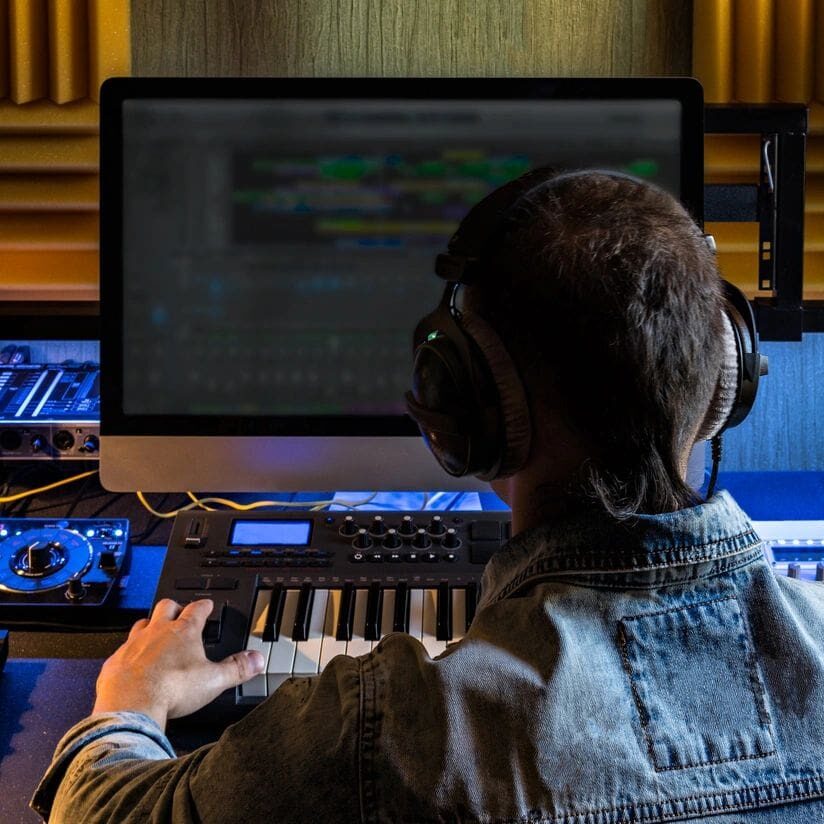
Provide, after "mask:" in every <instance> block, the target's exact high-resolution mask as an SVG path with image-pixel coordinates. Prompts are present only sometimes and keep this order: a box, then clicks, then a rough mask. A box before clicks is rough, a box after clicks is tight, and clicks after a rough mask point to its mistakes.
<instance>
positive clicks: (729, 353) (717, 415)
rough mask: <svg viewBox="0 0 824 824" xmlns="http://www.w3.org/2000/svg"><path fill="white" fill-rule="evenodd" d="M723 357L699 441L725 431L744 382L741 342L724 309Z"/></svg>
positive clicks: (701, 427) (697, 438) (699, 433)
mask: <svg viewBox="0 0 824 824" xmlns="http://www.w3.org/2000/svg"><path fill="white" fill-rule="evenodd" d="M721 317H722V319H723V324H722V333H721V337H722V342H723V348H724V353H723V359H722V361H721V371H720V372H719V374H718V382H717V383H716V385H715V392H714V393H713V396H712V400H711V401H710V405H709V408H708V409H707V411H706V414H705V415H704V420H703V422H702V423H701V426H700V427H699V428H698V433H697V434H696V436H695V440H696V441H708V440H710V439H711V438H713V437H715V436H716V435H718V434H719V433H720V432H721V431H723V429H724V427H725V426H726V424H727V421H728V420H729V418H730V415H731V413H732V410H733V407H734V406H735V403H736V401H737V399H738V393H739V388H740V385H741V374H740V372H741V367H740V359H741V353H740V343H739V341H738V336H737V335H736V333H735V330H734V329H733V325H732V321H731V320H730V317H729V315H728V314H727V313H726V311H722V312H721Z"/></svg>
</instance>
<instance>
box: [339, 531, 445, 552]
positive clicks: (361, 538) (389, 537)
mask: <svg viewBox="0 0 824 824" xmlns="http://www.w3.org/2000/svg"><path fill="white" fill-rule="evenodd" d="M405 537H408V536H405V535H403V534H402V533H401V532H400V530H396V529H391V528H390V529H387V530H386V533H385V534H384V535H383V536H382V537H375V536H373V535H372V534H370V533H369V531H368V530H366V529H364V528H363V527H361V528H360V529H358V531H357V533H355V538H354V540H353V541H352V546H353V547H355V549H369V547H371V546H374V545H376V544H377V545H379V546H382V547H384V548H385V549H398V548H399V547H401V546H403V544H404V538H405ZM409 543H411V545H412V546H413V547H415V549H429V547H431V546H432V538H431V534H430V533H429V532H428V531H427V530H426V529H424V528H423V527H421V528H419V529H418V530H417V531H416V532H415V533H414V534H413V536H412V539H411V541H409ZM440 545H441V546H442V547H443V548H444V549H457V548H458V547H459V546H460V545H461V539H460V538H459V537H458V533H457V532H456V531H455V530H454V529H452V528H451V527H450V528H449V529H445V530H444V532H443V537H442V538H441V540H440Z"/></svg>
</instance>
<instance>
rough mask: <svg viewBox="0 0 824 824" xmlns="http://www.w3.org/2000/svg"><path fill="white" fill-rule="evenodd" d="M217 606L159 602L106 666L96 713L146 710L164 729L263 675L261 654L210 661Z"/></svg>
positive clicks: (247, 654)
mask: <svg viewBox="0 0 824 824" xmlns="http://www.w3.org/2000/svg"><path fill="white" fill-rule="evenodd" d="M212 606H213V605H212V602H211V601H209V600H203V601H193V602H192V603H191V604H188V605H187V606H185V607H181V606H180V604H178V603H176V602H175V601H171V600H169V599H168V598H165V599H163V600H162V601H158V602H157V604H156V605H155V608H154V611H153V612H152V616H151V618H150V619H148V618H143V619H141V620H140V621H138V622H137V623H136V624H135V625H134V626H133V627H132V629H131V632H130V633H129V637H128V639H127V640H126V643H125V644H123V646H122V647H120V648H119V649H118V650H117V651H116V652H115V653H114V654H113V655H112V656H111V658H109V659H108V660H107V661H106V662H105V663H104V664H103V669H102V670H101V671H100V676H99V678H98V679H97V700H96V701H95V704H94V710H93V711H92V712H93V714H94V713H99V712H114V711H117V710H131V711H134V712H142V713H145V714H146V715H148V716H149V717H151V718H153V719H154V720H155V721H156V722H157V723H158V725H159V726H160V728H161V729H164V728H165V726H166V720H167V719H169V718H178V717H180V716H181V715H188V714H189V713H191V712H194V711H195V710H198V709H200V708H201V707H203V706H205V705H206V704H208V703H209V702H210V701H211V700H213V699H214V698H216V697H217V696H218V695H220V693H221V692H223V690H226V689H229V688H230V687H235V686H237V685H238V684H243V683H245V682H246V681H248V680H249V679H250V678H252V676H254V675H257V674H258V673H259V672H262V671H263V667H264V666H265V664H264V660H263V656H262V655H261V654H260V653H259V652H248V651H247V652H238V653H235V654H234V655H230V656H229V657H228V658H225V659H224V660H223V661H221V662H220V663H214V662H212V661H209V660H208V659H207V658H206V654H205V652H204V650H203V641H202V638H201V634H202V632H203V627H204V624H205V623H206V619H207V618H208V617H209V613H211V611H212Z"/></svg>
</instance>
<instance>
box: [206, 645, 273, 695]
mask: <svg viewBox="0 0 824 824" xmlns="http://www.w3.org/2000/svg"><path fill="white" fill-rule="evenodd" d="M265 666H266V661H265V660H264V659H263V656H262V655H261V654H260V653H259V652H257V650H244V651H243V652H236V653H235V654H234V655H230V656H229V657H228V658H224V659H223V660H222V661H221V662H220V663H219V664H217V672H218V674H219V681H220V683H219V686H220V687H221V689H224V690H227V689H229V688H230V687H237V686H238V685H240V684H245V683H246V682H247V681H248V680H249V679H250V678H253V677H254V676H255V675H258V674H259V673H261V672H263V668H264V667H265Z"/></svg>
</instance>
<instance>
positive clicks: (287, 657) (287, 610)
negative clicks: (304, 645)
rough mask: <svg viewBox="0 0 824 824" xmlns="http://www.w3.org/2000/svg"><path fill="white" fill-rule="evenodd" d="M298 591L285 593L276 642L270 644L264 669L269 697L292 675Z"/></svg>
mask: <svg viewBox="0 0 824 824" xmlns="http://www.w3.org/2000/svg"><path fill="white" fill-rule="evenodd" d="M299 595H300V590H299V589H289V590H287V591H286V599H285V602H284V604H283V617H282V618H281V621H280V634H279V635H278V640H277V641H275V642H274V643H273V644H272V650H271V652H270V653H269V666H268V667H267V668H266V682H267V684H268V687H269V695H271V694H272V693H273V692H274V691H275V690H276V689H277V688H278V687H279V686H280V685H281V684H282V683H283V682H284V681H285V680H286V679H287V678H289V677H291V675H292V667H293V666H294V662H295V647H296V646H297V642H296V641H293V640H292V628H293V626H294V624H295V612H296V610H297V605H298V597H299Z"/></svg>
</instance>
